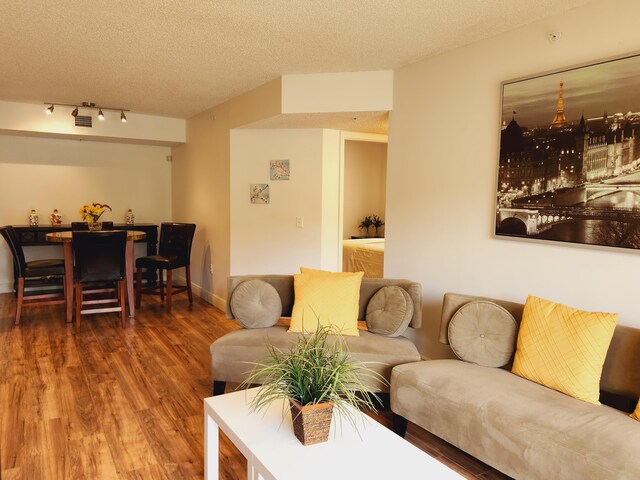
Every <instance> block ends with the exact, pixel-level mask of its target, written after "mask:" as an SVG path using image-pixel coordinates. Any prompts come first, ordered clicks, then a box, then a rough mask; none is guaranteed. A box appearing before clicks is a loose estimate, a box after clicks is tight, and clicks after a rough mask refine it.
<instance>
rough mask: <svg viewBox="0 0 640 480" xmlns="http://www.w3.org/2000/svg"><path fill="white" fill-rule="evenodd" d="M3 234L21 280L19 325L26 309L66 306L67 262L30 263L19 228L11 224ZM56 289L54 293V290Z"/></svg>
mask: <svg viewBox="0 0 640 480" xmlns="http://www.w3.org/2000/svg"><path fill="white" fill-rule="evenodd" d="M0 234H2V237H3V238H4V239H5V240H6V242H7V244H8V245H9V250H10V251H11V255H12V256H13V269H14V273H15V276H16V278H17V285H16V287H17V288H16V294H17V297H18V298H17V302H16V318H15V324H16V325H19V324H20V316H21V314H22V307H29V306H32V305H41V306H42V305H58V304H64V303H65V296H64V260H62V259H44V260H31V261H29V262H27V261H25V256H24V251H23V250H22V243H21V242H20V237H19V236H18V234H17V232H16V231H15V229H14V228H13V227H12V226H11V225H7V226H4V227H0ZM60 284H61V285H60ZM52 286H53V287H54V291H51V287H52ZM27 289H28V290H27ZM25 292H26V293H25Z"/></svg>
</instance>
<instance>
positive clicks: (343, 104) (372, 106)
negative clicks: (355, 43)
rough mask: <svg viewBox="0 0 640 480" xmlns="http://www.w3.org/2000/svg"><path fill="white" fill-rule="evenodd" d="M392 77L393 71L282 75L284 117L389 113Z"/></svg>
mask: <svg viewBox="0 0 640 480" xmlns="http://www.w3.org/2000/svg"><path fill="white" fill-rule="evenodd" d="M393 75H394V73H393V70H376V71H369V72H346V73H318V74H304V75H283V76H282V113H283V114H284V113H323V112H375V111H389V110H391V109H392V107H393Z"/></svg>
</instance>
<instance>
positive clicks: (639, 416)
mask: <svg viewBox="0 0 640 480" xmlns="http://www.w3.org/2000/svg"><path fill="white" fill-rule="evenodd" d="M629 416H630V417H631V418H635V419H636V420H640V400H638V405H636V409H635V410H634V412H633V413H632V414H631V415H629Z"/></svg>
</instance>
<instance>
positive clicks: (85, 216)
mask: <svg viewBox="0 0 640 480" xmlns="http://www.w3.org/2000/svg"><path fill="white" fill-rule="evenodd" d="M106 210H109V211H110V212H111V207H110V206H109V205H107V204H106V203H91V204H89V205H83V206H82V208H81V209H80V210H79V213H80V217H81V218H82V220H84V221H85V222H93V223H95V222H97V221H98V220H100V217H101V216H102V214H103V213H104V212H105V211H106Z"/></svg>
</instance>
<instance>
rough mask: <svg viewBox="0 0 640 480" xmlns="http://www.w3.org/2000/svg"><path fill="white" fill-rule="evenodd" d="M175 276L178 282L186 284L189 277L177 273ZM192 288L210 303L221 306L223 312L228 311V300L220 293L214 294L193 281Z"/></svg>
mask: <svg viewBox="0 0 640 480" xmlns="http://www.w3.org/2000/svg"><path fill="white" fill-rule="evenodd" d="M174 278H175V280H176V282H178V283H183V284H184V283H185V282H186V281H187V279H186V278H185V277H184V276H182V275H175V276H174ZM191 290H192V291H193V293H194V294H196V295H197V296H198V297H200V298H202V299H203V300H204V301H205V302H207V303H210V304H211V305H213V306H214V307H217V308H219V309H220V310H222V311H223V312H224V311H226V309H227V302H226V300H225V299H224V298H222V297H219V296H218V295H214V294H213V292H210V291H208V290H205V289H204V288H202V287H201V286H200V285H198V284H196V283H193V282H191Z"/></svg>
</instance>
